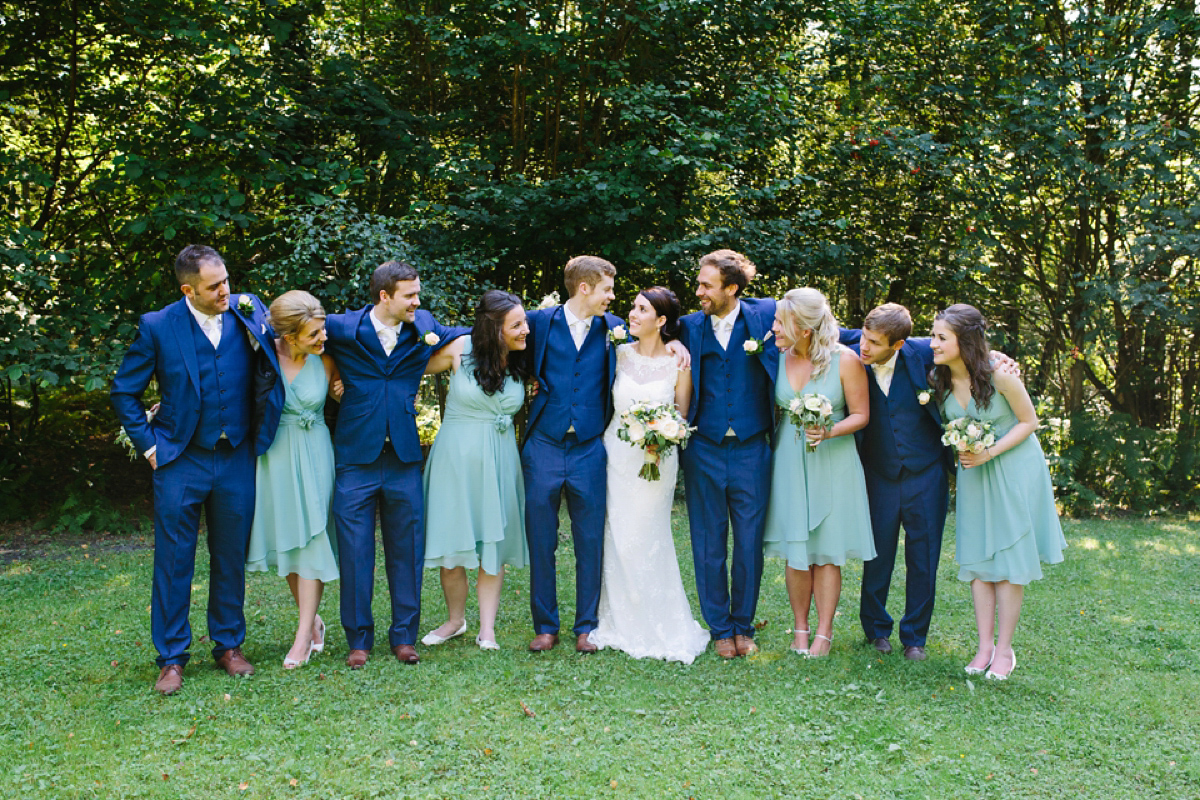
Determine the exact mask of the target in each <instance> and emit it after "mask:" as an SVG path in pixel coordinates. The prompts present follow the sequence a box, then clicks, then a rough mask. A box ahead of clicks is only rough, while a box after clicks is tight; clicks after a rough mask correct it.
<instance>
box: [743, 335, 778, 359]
mask: <svg viewBox="0 0 1200 800" xmlns="http://www.w3.org/2000/svg"><path fill="white" fill-rule="evenodd" d="M770 338H771V333H770V332H768V333H767V335H766V336H764V337H763V338H761V339H755V338H754V337H753V336H751V337H750V338H749V339H747V340H746V341H744V342H742V349H743V350H745V351H746V355H748V356H756V355H758V354H759V353H761V352H762V351H763V347H764V346H765V345H766V343H767V340H768V339H770Z"/></svg>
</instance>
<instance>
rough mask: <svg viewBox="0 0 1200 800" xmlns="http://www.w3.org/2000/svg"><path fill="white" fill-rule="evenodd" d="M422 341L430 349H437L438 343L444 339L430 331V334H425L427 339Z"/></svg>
mask: <svg viewBox="0 0 1200 800" xmlns="http://www.w3.org/2000/svg"><path fill="white" fill-rule="evenodd" d="M422 341H423V342H425V344H427V345H429V346H430V347H437V346H438V343H440V342H441V341H442V337H440V336H438V335H437V334H436V333H434V332H433V331H430V332H429V333H427V334H425V338H424V339H422Z"/></svg>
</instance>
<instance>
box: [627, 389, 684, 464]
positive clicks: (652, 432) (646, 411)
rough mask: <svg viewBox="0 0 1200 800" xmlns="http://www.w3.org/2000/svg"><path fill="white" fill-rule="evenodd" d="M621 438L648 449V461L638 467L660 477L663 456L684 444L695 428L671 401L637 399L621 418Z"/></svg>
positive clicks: (635, 445)
mask: <svg viewBox="0 0 1200 800" xmlns="http://www.w3.org/2000/svg"><path fill="white" fill-rule="evenodd" d="M618 423H619V425H618V427H617V438H618V439H620V440H621V441H623V442H629V443H630V444H631V445H633V446H634V447H640V448H641V449H642V450H644V451H645V453H646V463H644V464H642V468H641V470H639V471H638V477H639V478H644V479H646V480H648V481H656V480H658V479H659V478H661V477H662V476H661V475H660V474H659V471H658V460H659V458H660V457H662V456H665V455H667V454H668V453H670V452H671V448H672V447H674V446H675V445H679V446H680V447H683V446H685V445H686V444H687V440H688V437H689V436H691V435H692V431H693V430H695V428H689V427H688V425H687V420H685V419H684V418H683V415H682V414H680V413H679V411H678V410H676V408H675V406H673V405H669V404H667V403H634V404H633V405H631V406H630V407H629V408H628V409H626V410H625V411H623V412H622V413H621V416H620V417H619V418H618Z"/></svg>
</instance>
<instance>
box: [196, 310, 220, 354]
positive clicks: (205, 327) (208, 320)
mask: <svg viewBox="0 0 1200 800" xmlns="http://www.w3.org/2000/svg"><path fill="white" fill-rule="evenodd" d="M200 330H202V331H204V335H205V336H206V337H208V341H210V342H212V346H213V349H214V350H215V349H216V348H217V345H219V344H220V343H221V327H220V326H219V325H218V324H217V318H216V317H212V316H209V317H205V318H204V322H202V323H200Z"/></svg>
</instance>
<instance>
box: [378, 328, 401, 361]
mask: <svg viewBox="0 0 1200 800" xmlns="http://www.w3.org/2000/svg"><path fill="white" fill-rule="evenodd" d="M398 338H399V336H398V334H397V333H396V329H395V328H392V327H390V326H387V325H384V326H382V327H381V328H380V329H379V343H380V344H381V345H383V352H384V354H385V355H387V356H391V354H392V351H393V350H395V349H396V340H397V339H398Z"/></svg>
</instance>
